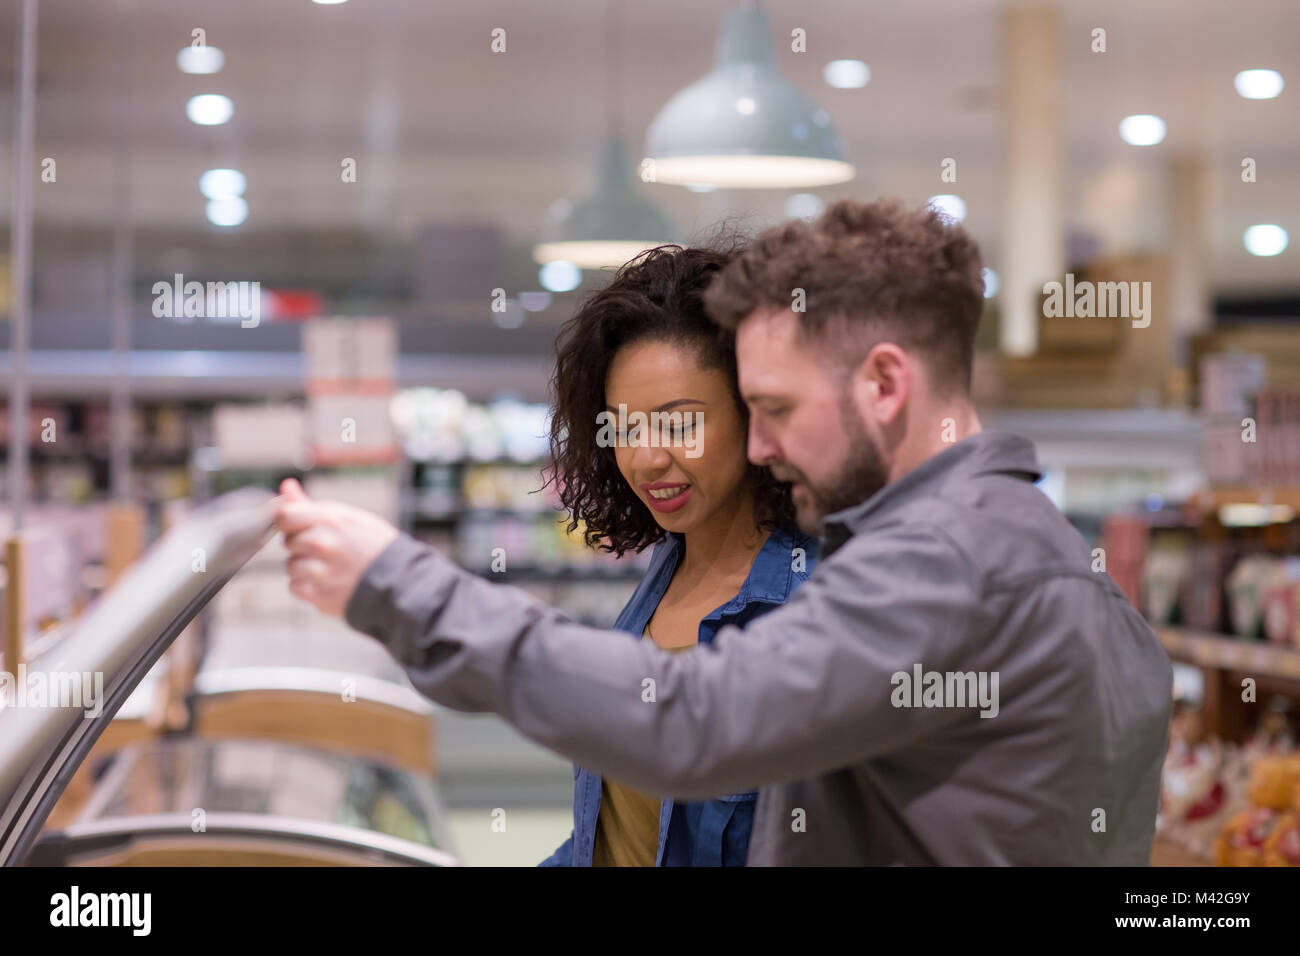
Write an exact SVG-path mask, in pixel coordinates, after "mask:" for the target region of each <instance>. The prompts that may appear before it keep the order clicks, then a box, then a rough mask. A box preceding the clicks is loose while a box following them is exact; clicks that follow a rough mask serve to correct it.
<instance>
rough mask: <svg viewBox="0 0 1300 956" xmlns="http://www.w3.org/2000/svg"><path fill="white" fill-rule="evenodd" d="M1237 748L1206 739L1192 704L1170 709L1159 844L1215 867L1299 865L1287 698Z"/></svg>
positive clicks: (1297, 792) (1299, 795)
mask: <svg viewBox="0 0 1300 956" xmlns="http://www.w3.org/2000/svg"><path fill="white" fill-rule="evenodd" d="M1268 706H1269V709H1268V710H1267V712H1266V714H1265V716H1264V718H1263V720H1262V721H1261V722H1260V726H1259V728H1258V729H1257V731H1256V732H1255V733H1254V734H1252V735H1251V736H1250V737H1248V738H1247V740H1246V741H1245V743H1243V744H1235V743H1223V742H1221V741H1219V740H1217V739H1215V738H1213V737H1206V736H1205V728H1204V726H1203V724H1202V721H1201V717H1202V714H1201V711H1200V710H1199V709H1198V708H1197V707H1196V706H1195V703H1194V702H1191V701H1188V700H1180V701H1178V702H1177V704H1176V705H1175V709H1174V717H1173V721H1172V724H1171V727H1170V744H1169V753H1168V755H1167V757H1166V759H1165V769H1164V775H1163V780H1162V791H1161V801H1160V815H1159V818H1158V820H1157V839H1158V840H1160V841H1166V842H1170V843H1173V844H1175V845H1177V846H1178V847H1180V848H1181V849H1183V850H1185V851H1186V852H1188V853H1190V854H1191V855H1193V856H1194V857H1197V858H1200V859H1202V860H1204V861H1205V862H1207V863H1208V862H1214V863H1216V864H1217V865H1219V866H1300V843H1297V842H1296V840H1297V837H1298V836H1300V834H1297V833H1296V812H1295V811H1297V810H1300V752H1297V751H1296V749H1295V742H1294V736H1293V734H1292V732H1291V728H1290V726H1289V723H1288V716H1287V715H1288V713H1289V710H1290V703H1289V701H1287V699H1286V698H1281V697H1275V698H1271V699H1270V701H1269V705H1268Z"/></svg>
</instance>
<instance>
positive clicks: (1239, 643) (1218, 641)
mask: <svg viewBox="0 0 1300 956" xmlns="http://www.w3.org/2000/svg"><path fill="white" fill-rule="evenodd" d="M1156 634H1157V635H1158V636H1159V638H1160V643H1162V644H1163V645H1164V646H1165V650H1166V651H1167V652H1168V653H1169V656H1170V657H1172V658H1174V659H1175V660H1179V661H1185V662H1187V663H1189V664H1196V665H1198V666H1200V667H1212V668H1215V669H1216V670H1225V671H1241V672H1244V673H1248V674H1261V675H1265V676H1268V677H1278V678H1283V679H1285V680H1294V681H1300V648H1296V647H1288V646H1287V645H1284V644H1274V643H1265V642H1263V641H1247V640H1242V639H1241V638H1239V637H1233V636H1231V635H1228V634H1211V633H1208V632H1205V631H1189V630H1184V629H1182V628H1173V627H1162V628H1157V629H1156Z"/></svg>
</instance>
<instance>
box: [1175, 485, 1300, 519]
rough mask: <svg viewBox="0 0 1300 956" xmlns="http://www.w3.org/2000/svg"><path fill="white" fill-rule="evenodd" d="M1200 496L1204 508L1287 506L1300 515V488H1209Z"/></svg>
mask: <svg viewBox="0 0 1300 956" xmlns="http://www.w3.org/2000/svg"><path fill="white" fill-rule="evenodd" d="M1199 496H1200V500H1201V502H1202V505H1203V506H1205V507H1213V508H1216V509H1217V508H1222V507H1223V506H1224V505H1236V504H1260V505H1287V506H1288V507H1290V508H1292V509H1293V510H1295V511H1296V512H1297V513H1300V488H1297V487H1283V486H1277V487H1272V488H1260V487H1239V488H1226V487H1220V488H1208V489H1206V490H1204V491H1202V492H1200V493H1199Z"/></svg>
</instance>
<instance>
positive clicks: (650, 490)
mask: <svg viewBox="0 0 1300 956" xmlns="http://www.w3.org/2000/svg"><path fill="white" fill-rule="evenodd" d="M641 490H642V491H644V492H645V494H646V499H647V501H648V502H649V504H650V507H651V508H653V509H655V511H658V512H661V513H667V512H670V511H677V510H678V509H679V508H682V507H684V506H685V504H686V501H687V499H689V498H690V496H691V486H690V484H689V483H687V482H680V481H678V482H673V481H654V482H650V483H649V484H643V485H642V486H641Z"/></svg>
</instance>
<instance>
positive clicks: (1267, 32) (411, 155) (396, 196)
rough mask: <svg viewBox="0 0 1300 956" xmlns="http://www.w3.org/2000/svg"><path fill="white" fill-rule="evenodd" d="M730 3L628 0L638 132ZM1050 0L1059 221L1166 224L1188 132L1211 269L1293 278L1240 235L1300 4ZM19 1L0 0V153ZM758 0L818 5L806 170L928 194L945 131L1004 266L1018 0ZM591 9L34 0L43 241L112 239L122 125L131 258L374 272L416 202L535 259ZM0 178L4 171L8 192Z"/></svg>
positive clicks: (1295, 176) (799, 62)
mask: <svg viewBox="0 0 1300 956" xmlns="http://www.w3.org/2000/svg"><path fill="white" fill-rule="evenodd" d="M729 6H730V4H728V3H724V2H722V0H656V2H654V3H624V4H623V5H622V14H621V16H622V19H623V29H622V36H623V40H622V50H623V52H622V57H621V62H619V63H618V65H617V75H618V86H619V87H621V94H620V96H619V99H620V102H619V103H618V104H617V106H618V109H619V112H620V113H621V115H622V117H623V122H624V124H625V127H626V129H627V130H628V132H629V134H630V138H631V139H632V142H633V143H634V148H636V147H638V146H639V143H640V139H641V136H642V134H643V133H644V130H645V128H646V126H647V124H648V123H649V121H650V120H651V118H652V117H653V116H654V115H655V113H656V111H657V110H658V109H659V107H660V106H662V105H663V103H664V102H665V101H666V100H667V98H668V97H669V96H670V95H671V94H672V93H674V92H675V91H676V90H677V89H679V88H680V87H682V86H683V85H685V83H687V82H689V81H690V80H692V79H694V78H696V77H697V76H699V75H701V74H702V73H703V72H705V70H706V69H707V66H708V64H709V62H710V59H711V56H712V51H713V47H714V44H715V42H716V38H717V33H718V27H719V24H720V22H721V19H722V16H723V14H724V12H725V11H726V9H728V7H729ZM1056 6H1058V7H1059V8H1060V9H1061V11H1062V15H1063V21H1064V83H1063V90H1064V93H1063V96H1064V102H1063V103H1062V124H1063V129H1064V136H1065V155H1066V162H1067V169H1066V175H1065V186H1066V190H1067V207H1066V209H1067V223H1068V226H1069V229H1070V232H1071V235H1072V236H1078V237H1082V240H1083V241H1085V242H1087V243H1091V244H1092V246H1093V247H1097V246H1098V245H1100V247H1101V248H1104V249H1107V250H1115V251H1133V250H1142V249H1152V248H1159V247H1160V246H1162V245H1163V244H1164V243H1165V242H1166V241H1167V239H1168V229H1169V225H1168V224H1169V215H1168V212H1169V209H1168V207H1169V197H1168V195H1167V192H1166V190H1167V186H1166V177H1165V171H1166V169H1167V166H1168V164H1169V162H1170V161H1171V159H1172V158H1174V157H1178V156H1193V157H1201V158H1203V159H1204V160H1205V161H1206V162H1207V163H1208V164H1209V168H1210V171H1211V172H1210V175H1209V180H1210V183H1209V186H1210V193H1211V198H1210V202H1211V214H1210V217H1209V223H1208V225H1209V228H1210V230H1211V232H1212V238H1211V242H1212V249H1213V254H1214V266H1213V273H1214V275H1213V278H1214V282H1215V284H1216V287H1217V288H1220V289H1225V290H1226V289H1230V288H1233V289H1253V288H1260V287H1268V286H1271V287H1278V286H1280V285H1282V284H1283V283H1284V282H1285V281H1286V280H1288V279H1290V278H1292V276H1291V275H1290V273H1291V272H1293V271H1294V268H1293V263H1294V256H1278V257H1274V258H1272V259H1261V258H1255V257H1251V256H1249V255H1247V254H1246V253H1245V251H1244V250H1243V248H1242V244H1241V235H1242V231H1243V230H1244V229H1245V227H1246V226H1248V225H1250V224H1251V223H1255V222H1280V223H1283V224H1285V225H1287V226H1288V227H1289V228H1290V231H1291V233H1292V235H1293V236H1300V137H1297V135H1296V134H1297V130H1300V116H1297V106H1296V104H1297V102H1300V99H1298V97H1300V43H1297V42H1296V38H1297V37H1298V36H1300V4H1298V3H1295V2H1294V0H1234V2H1232V3H1224V2H1222V0H1143V2H1141V3H1134V2H1132V0H1088V2H1066V0H1061V2H1059V3H1057V4H1056ZM17 7H18V3H16V2H15V3H8V4H5V5H3V7H2V8H0V38H3V42H0V98H2V99H0V109H3V122H4V129H5V133H6V135H5V136H4V137H3V140H2V141H0V142H2V144H3V148H4V150H5V152H4V153H3V164H4V165H3V168H4V169H5V170H6V171H8V170H9V169H10V164H11V156H10V153H9V149H10V145H11V136H10V135H9V134H10V131H11V130H12V129H13V104H14V95H13V94H14V86H13V82H14V81H13V73H14V52H13V51H14V42H13V37H14V34H15V28H16V20H17ZM764 7H765V8H766V10H767V11H768V13H769V15H770V17H771V19H772V23H773V27H774V30H775V32H776V35H777V36H778V37H788V36H789V32H790V30H791V29H793V28H794V27H802V28H803V29H804V30H806V33H807V47H808V52H807V53H794V52H791V51H790V49H789V44H788V43H785V44H778V51H779V52H778V59H779V63H780V67H781V69H782V70H783V71H784V72H785V73H786V75H787V76H789V77H790V78H791V79H792V80H794V81H795V83H796V84H797V85H798V86H799V87H801V88H802V89H803V90H804V91H805V92H807V93H809V94H810V95H812V96H813V98H814V99H816V100H817V101H818V102H819V103H820V104H821V105H823V106H824V107H825V108H826V109H827V110H828V111H829V113H830V115H831V117H832V120H833V121H834V123H835V124H836V125H837V126H838V128H839V131H840V133H841V135H842V137H843V138H844V140H845V143H846V146H847V148H848V151H849V154H850V158H851V159H852V161H853V162H854V163H855V164H856V165H857V167H858V176H857V178H856V179H855V180H854V181H853V182H851V183H848V184H845V185H842V186H834V187H828V188H826V189H823V190H820V191H819V195H820V196H821V197H822V198H823V199H825V200H828V201H829V200H832V199H835V198H838V197H840V196H854V197H858V198H869V197H875V196H878V195H881V194H894V195H900V196H903V197H904V198H906V199H908V200H911V201H914V202H921V201H924V200H925V199H926V198H927V197H928V196H929V195H931V194H933V193H935V192H939V191H942V190H941V189H940V188H939V187H938V168H939V163H940V161H941V159H942V158H944V157H954V158H956V159H957V161H958V164H959V166H958V169H959V180H958V184H957V186H956V187H955V188H956V190H957V191H958V192H960V194H961V195H962V196H963V198H965V200H966V202H967V204H968V209H969V215H968V218H967V226H968V228H970V229H971V230H972V231H973V233H974V234H975V235H976V237H977V238H978V239H979V240H980V241H981V243H982V244H983V245H984V248H985V251H986V257H987V258H988V259H989V260H990V261H991V262H993V263H996V260H997V249H998V228H999V223H998V210H999V202H1000V187H1001V184H1000V183H999V177H998V162H999V153H1000V127H999V123H1000V113H999V104H1000V102H1001V101H1002V91H1001V90H1000V88H999V82H1000V80H999V72H1000V60H999V35H998V24H999V14H1000V12H1001V10H1002V9H1003V7H1004V3H1003V2H1001V0H918V2H898V0H820V2H816V3H809V2H802V0H768V2H766V3H765V4H764ZM119 9H120V10H124V11H127V12H126V13H124V14H119V13H117V12H116V11H118V10H119ZM605 9H606V7H605V4H603V3H601V2H596V0H566V2H554V0H553V2H544V3H543V2H505V0H439V2H437V3H431V2H428V0H351V2H347V3H343V4H341V5H337V6H322V5H317V4H314V3H312V2H309V0H276V2H266V0H220V2H197V0H193V2H192V0H134V2H131V0H126V2H113V0H97V2H94V3H90V2H87V0H41V3H40V31H39V48H40V49H39V71H38V90H39V99H38V118H37V127H36V129H37V140H36V142H37V145H36V148H37V156H38V157H47V156H48V157H54V158H55V159H56V161H57V171H58V177H57V182H56V183H52V184H40V185H39V186H38V193H37V200H36V215H37V229H38V258H40V254H41V251H42V249H46V250H52V252H51V254H54V255H57V256H63V257H65V259H67V261H72V260H77V261H85V260H87V258H90V259H95V260H96V261H99V259H98V258H97V257H99V256H100V253H101V252H102V250H103V246H104V242H105V239H104V237H106V236H107V234H108V230H109V229H110V228H111V226H112V224H113V222H114V218H115V216H114V202H113V199H114V195H115V190H114V169H115V166H114V157H115V155H116V154H115V148H116V146H117V144H118V142H119V139H120V140H121V141H123V142H125V144H126V149H127V155H128V158H129V164H130V170H131V175H130V183H131V188H130V203H131V210H132V215H133V221H134V223H135V226H136V230H137V270H138V271H137V282H139V281H140V277H139V271H140V270H147V269H156V270H157V271H160V272H166V271H167V270H169V269H170V268H171V267H172V266H174V265H183V264H185V263H190V262H193V261H195V259H196V258H197V259H198V260H199V261H203V262H206V261H208V259H209V258H210V257H220V256H227V257H235V259H238V257H239V256H240V255H241V252H242V255H244V256H245V261H251V262H255V263H256V264H257V265H258V266H259V267H263V268H266V269H268V270H272V271H274V270H275V269H277V268H279V269H281V271H282V272H283V273H284V274H285V275H286V276H288V277H290V278H293V277H295V276H297V275H299V274H303V273H310V272H311V271H312V267H311V266H309V265H307V264H305V262H310V263H312V264H314V267H315V269H316V271H317V272H318V273H321V274H325V273H329V274H334V273H336V272H338V271H344V272H346V271H347V269H348V268H350V267H356V268H362V269H367V270H372V271H378V272H382V271H383V270H384V268H385V262H386V251H388V250H393V255H394V256H396V257H400V256H401V255H403V254H405V255H409V252H407V253H401V252H399V251H397V250H402V249H407V250H409V248H410V247H411V246H412V245H413V244H415V241H416V237H417V236H418V235H419V234H420V232H421V230H422V229H424V228H425V227H427V226H429V225H431V224H489V225H493V226H496V227H497V228H499V229H500V230H502V234H503V237H504V240H505V242H506V243H507V244H508V247H509V248H510V249H511V250H513V254H514V255H515V258H516V259H518V260H520V263H522V264H520V263H516V265H515V266H514V269H515V272H516V273H518V274H520V275H524V276H526V270H527V269H528V268H533V269H535V267H532V266H529V265H528V263H527V258H526V256H524V255H522V250H526V249H527V248H528V247H529V246H530V245H531V243H532V242H533V241H535V240H536V238H537V231H538V228H539V227H540V225H541V223H542V222H543V220H544V217H545V216H546V213H547V209H548V207H549V206H550V204H551V203H552V202H554V201H555V200H556V199H557V198H560V197H564V196H574V195H576V194H579V193H581V192H582V191H584V189H585V188H586V187H587V186H589V185H590V182H591V177H592V172H593V167H594V164H595V158H596V150H597V148H598V146H599V143H600V141H601V138H602V136H603V134H604V131H605V104H606V98H607V95H608V90H607V84H606V83H605V81H604V79H603V77H604V71H605V49H606V39H605V37H606V31H605V22H606V21H605ZM1097 26H1101V27H1104V28H1105V29H1106V30H1107V40H1108V50H1107V52H1106V53H1105V54H1100V55H1099V54H1095V53H1092V52H1091V51H1090V43H1089V40H1090V34H1091V31H1092V29H1093V28H1094V27H1097ZM195 27H201V28H202V29H203V30H204V31H206V41H207V43H209V44H211V45H213V46H216V47H219V48H220V49H221V50H222V51H223V52H224V54H225V65H224V67H223V69H222V70H221V71H220V72H219V73H217V74H215V75H212V76H193V75H186V74H183V73H181V72H180V71H179V70H178V68H177V63H176V55H177V52H178V51H179V50H180V49H181V48H182V47H183V46H186V45H188V43H189V41H190V37H191V30H192V29H194V28H195ZM495 27H503V28H505V29H506V31H507V36H508V45H507V52H506V53H505V54H504V55H501V54H494V53H492V52H491V50H490V49H489V35H490V31H491V30H492V29H493V28H495ZM837 58H856V59H861V60H863V61H865V62H866V63H867V64H868V65H869V67H870V70H871V79H870V82H869V83H868V84H867V85H866V86H865V87H863V88H861V89H851V90H842V89H832V88H831V87H830V86H828V85H827V83H826V82H825V81H824V80H823V78H822V70H823V67H824V66H825V64H826V62H827V61H829V60H832V59H837ZM1254 66H1268V67H1271V68H1273V69H1277V70H1280V71H1281V72H1282V73H1283V75H1284V76H1285V77H1286V79H1287V82H1288V84H1289V86H1288V88H1287V89H1286V90H1285V91H1284V92H1283V94H1282V95H1281V96H1280V97H1279V98H1277V99H1275V100H1268V101H1249V100H1245V99H1242V98H1241V97H1239V96H1238V95H1237V94H1236V93H1235V92H1234V90H1233V85H1232V78H1233V76H1234V75H1235V74H1236V73H1237V72H1238V71H1239V70H1242V69H1245V68H1249V67H1254ZM124 91H125V92H126V96H125V97H124V96H123V92H124ZM208 92H214V93H223V94H225V95H227V96H229V97H230V98H231V99H232V100H233V102H234V115H233V118H232V119H231V121H230V122H228V123H226V124H224V125H220V126H211V127H201V126H197V125H195V124H193V123H191V122H190V121H189V120H188V119H187V118H186V115H185V104H186V101H187V100H188V99H189V98H190V97H191V96H193V95H195V94H198V93H208ZM1132 113H1155V114H1158V115H1160V116H1162V117H1164V118H1165V119H1166V120H1167V123H1168V137H1167V139H1166V140H1165V141H1164V143H1162V144H1161V145H1159V146H1158V147H1153V148H1147V149H1143V148H1137V147H1133V146H1128V145H1126V144H1125V143H1124V142H1122V141H1121V139H1120V137H1119V135H1118V133H1117V124H1118V122H1119V120H1120V119H1121V118H1122V117H1124V116H1125V115H1128V114H1132ZM123 124H125V125H123ZM121 129H125V130H126V133H127V135H125V136H124V137H119V136H118V131H119V130H121ZM1246 156H1250V157H1253V158H1255V159H1256V161H1257V163H1258V170H1259V175H1258V181H1257V182H1255V183H1253V184H1249V185H1243V184H1242V183H1241V182H1240V175H1239V174H1240V163H1241V159H1242V157H1246ZM345 157H353V158H355V159H356V161H357V181H356V182H355V183H350V184H345V183H342V182H341V177H340V163H341V160H342V159H343V158H345ZM211 167H234V168H237V169H240V170H242V171H243V172H244V173H245V175H246V177H247V183H248V185H247V191H246V193H245V195H246V198H247V200H248V203H249V209H250V212H249V216H248V219H247V221H246V222H245V223H244V224H243V225H242V226H240V227H238V229H236V230H234V231H230V230H219V229H217V228H216V227H213V226H211V225H209V224H208V223H207V222H206V220H205V218H204V200H203V198H202V196H201V195H200V194H199V192H198V189H197V182H198V178H199V176H200V174H201V173H202V172H203V171H204V170H205V169H208V168H211ZM645 191H646V193H647V195H649V196H650V197H651V198H653V199H654V200H655V201H657V202H658V203H660V204H661V206H662V207H663V208H664V209H665V210H666V211H667V212H668V213H669V214H670V215H671V216H672V217H673V218H674V219H675V221H676V223H677V224H678V227H679V228H678V232H679V238H687V237H690V236H692V235H699V234H700V232H701V230H704V229H706V228H707V226H708V225H709V224H711V223H713V222H715V221H717V220H718V219H720V218H723V217H732V218H739V220H740V221H741V223H742V224H744V225H748V226H749V227H751V228H752V227H757V226H761V225H764V224H766V223H768V222H771V221H775V220H777V219H779V218H782V217H783V215H784V212H783V210H784V208H785V201H786V199H787V198H788V195H789V194H788V193H787V192H778V191H768V190H764V191H754V192H748V191H741V190H720V191H717V192H713V193H707V194H697V193H691V192H688V191H686V190H684V189H681V188H680V187H673V186H663V185H659V186H648V187H645ZM9 202H10V196H9V190H8V189H7V188H6V189H4V190H3V195H0V204H2V205H0V209H3V210H4V214H5V218H6V219H7V218H8V204H9ZM6 234H7V230H6ZM2 241H7V238H6V239H5V240H2ZM232 261H233V260H232ZM358 261H360V263H361V265H360V266H357V265H356V263H357V262H358ZM92 271H93V270H92ZM87 281H89V282H90V283H91V284H92V285H93V283H94V281H97V280H94V279H93V278H92V279H91V280H87ZM519 281H520V282H521V283H526V282H527V281H529V280H528V279H527V278H526V277H525V278H521V279H520V280H519ZM533 281H535V275H534V277H533ZM74 284H75V283H74ZM554 311H555V310H551V312H554ZM548 314H549V313H548ZM558 317H562V316H558ZM556 318H557V317H556V316H552V321H555V320H556Z"/></svg>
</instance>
